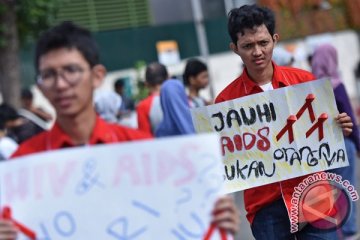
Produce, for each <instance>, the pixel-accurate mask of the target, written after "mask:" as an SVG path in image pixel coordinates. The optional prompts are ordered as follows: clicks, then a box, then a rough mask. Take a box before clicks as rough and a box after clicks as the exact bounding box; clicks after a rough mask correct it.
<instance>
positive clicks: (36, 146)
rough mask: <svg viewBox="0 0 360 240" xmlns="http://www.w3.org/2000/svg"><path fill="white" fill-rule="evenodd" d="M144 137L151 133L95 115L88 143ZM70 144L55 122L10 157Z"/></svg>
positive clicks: (149, 136) (69, 140)
mask: <svg viewBox="0 0 360 240" xmlns="http://www.w3.org/2000/svg"><path fill="white" fill-rule="evenodd" d="M146 138H151V135H149V134H147V133H144V132H140V131H138V130H135V129H131V128H127V127H123V126H120V125H117V124H110V123H107V122H105V121H104V120H103V119H101V118H100V117H98V116H97V117H96V122H95V127H94V129H93V132H92V133H91V136H90V140H89V142H88V144H89V145H93V144H106V143H116V142H126V141H132V140H137V139H146ZM72 146H74V144H73V142H72V140H71V139H70V137H69V135H67V134H66V133H65V132H64V131H63V130H62V129H61V128H60V125H59V124H58V123H55V124H54V126H53V127H52V129H50V130H49V131H44V132H42V133H40V134H38V135H36V136H34V137H32V138H30V139H28V140H27V141H25V142H24V143H22V144H21V145H20V146H19V148H18V149H17V150H16V152H15V153H14V154H13V155H12V158H14V157H20V156H23V155H27V154H31V153H38V152H43V151H48V150H55V149H59V148H66V147H72Z"/></svg>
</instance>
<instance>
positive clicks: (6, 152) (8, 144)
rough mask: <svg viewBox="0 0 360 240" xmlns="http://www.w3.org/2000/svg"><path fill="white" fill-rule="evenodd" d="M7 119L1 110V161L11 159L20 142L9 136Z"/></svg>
mask: <svg viewBox="0 0 360 240" xmlns="http://www.w3.org/2000/svg"><path fill="white" fill-rule="evenodd" d="M5 123H6V119H5V117H4V115H3V114H2V113H1V112H0V161H2V160H6V159H9V158H10V156H11V155H12V154H13V153H14V152H15V151H16V149H17V148H18V144H17V143H16V142H15V141H14V140H13V139H12V138H10V137H8V136H7V131H6V127H5Z"/></svg>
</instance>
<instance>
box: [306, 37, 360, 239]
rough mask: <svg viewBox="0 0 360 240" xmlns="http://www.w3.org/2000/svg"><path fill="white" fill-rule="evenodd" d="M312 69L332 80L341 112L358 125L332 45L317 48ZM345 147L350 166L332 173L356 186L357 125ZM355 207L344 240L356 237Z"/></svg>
mask: <svg viewBox="0 0 360 240" xmlns="http://www.w3.org/2000/svg"><path fill="white" fill-rule="evenodd" d="M311 67H312V72H313V74H314V75H315V76H316V77H317V78H318V79H320V78H324V77H328V78H330V81H331V85H332V87H333V89H334V94H335V101H336V105H337V108H338V110H339V112H346V113H347V114H348V115H349V116H350V117H351V120H352V122H354V123H356V120H355V117H354V113H353V111H352V107H351V104H350V100H349V97H348V95H347V92H346V89H345V86H344V84H343V82H342V80H341V78H340V74H339V71H338V56H337V51H336V49H335V48H334V47H333V46H332V45H330V44H323V45H320V46H319V47H317V48H316V49H315V52H314V55H313V56H312V60H311ZM345 147H346V152H347V155H348V160H349V164H350V166H348V167H343V168H338V169H334V170H331V172H333V173H336V174H339V175H341V176H342V177H343V179H347V180H349V181H350V183H351V184H352V185H355V181H356V176H355V169H356V165H355V163H356V157H357V155H356V152H359V151H360V141H359V130H358V128H357V126H356V125H355V126H354V127H353V131H352V133H351V134H350V135H349V136H348V137H345ZM355 207H356V205H355V204H354V202H352V206H351V212H350V215H349V219H348V220H347V222H346V223H345V224H344V225H343V226H342V228H341V231H342V235H343V238H342V239H347V237H352V236H355V235H356V232H357V227H356V226H357V225H356V209H355Z"/></svg>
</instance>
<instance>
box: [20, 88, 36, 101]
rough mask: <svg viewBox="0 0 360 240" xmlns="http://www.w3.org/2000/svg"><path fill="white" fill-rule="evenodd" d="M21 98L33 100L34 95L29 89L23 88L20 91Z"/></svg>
mask: <svg viewBox="0 0 360 240" xmlns="http://www.w3.org/2000/svg"><path fill="white" fill-rule="evenodd" d="M21 98H22V99H30V100H32V99H33V98H34V95H33V93H32V92H31V90H30V89H29V88H23V89H22V90H21Z"/></svg>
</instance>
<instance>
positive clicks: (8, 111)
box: [0, 103, 45, 144]
mask: <svg viewBox="0 0 360 240" xmlns="http://www.w3.org/2000/svg"><path fill="white" fill-rule="evenodd" d="M0 115H1V117H2V118H3V119H4V122H5V128H6V130H7V135H8V136H9V137H11V138H12V139H13V140H15V141H16V142H17V143H18V144H21V143H22V142H24V141H26V140H28V139H29V138H31V137H33V136H35V135H37V134H39V133H41V132H43V131H44V130H45V125H44V122H43V121H41V120H39V121H36V120H37V118H36V117H35V118H33V119H34V121H32V120H33V119H31V118H27V117H24V116H21V115H20V114H19V112H18V111H16V109H15V108H13V107H11V106H10V105H8V104H5V103H3V104H1V105H0Z"/></svg>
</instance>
